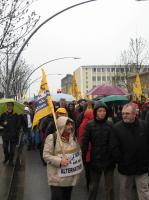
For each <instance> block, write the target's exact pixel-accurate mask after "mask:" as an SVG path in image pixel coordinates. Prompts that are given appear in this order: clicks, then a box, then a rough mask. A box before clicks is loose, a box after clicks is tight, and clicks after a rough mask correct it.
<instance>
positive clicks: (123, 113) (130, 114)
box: [122, 112, 131, 115]
mask: <svg viewBox="0 0 149 200" xmlns="http://www.w3.org/2000/svg"><path fill="white" fill-rule="evenodd" d="M122 115H131V113H128V112H126V113H124V112H122Z"/></svg>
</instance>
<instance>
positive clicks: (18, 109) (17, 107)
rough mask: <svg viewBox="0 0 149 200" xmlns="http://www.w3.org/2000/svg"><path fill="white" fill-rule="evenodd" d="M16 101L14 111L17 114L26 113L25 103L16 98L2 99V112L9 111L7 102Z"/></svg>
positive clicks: (0, 110)
mask: <svg viewBox="0 0 149 200" xmlns="http://www.w3.org/2000/svg"><path fill="white" fill-rule="evenodd" d="M9 102H12V103H14V109H13V110H14V112H15V113H17V114H22V113H24V105H23V104H21V103H19V102H18V101H15V100H14V99H0V114H2V113H3V112H6V111H7V103H9Z"/></svg>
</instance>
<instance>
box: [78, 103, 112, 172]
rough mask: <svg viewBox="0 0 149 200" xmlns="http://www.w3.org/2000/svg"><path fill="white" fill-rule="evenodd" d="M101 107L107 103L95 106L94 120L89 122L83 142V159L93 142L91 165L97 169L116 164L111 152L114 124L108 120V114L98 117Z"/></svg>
mask: <svg viewBox="0 0 149 200" xmlns="http://www.w3.org/2000/svg"><path fill="white" fill-rule="evenodd" d="M99 107H104V108H106V110H107V107H106V105H105V104H103V103H101V102H99V103H98V104H96V105H95V107H94V120H91V121H90V122H88V123H87V125H86V127H85V130H84V134H83V143H82V156H83V160H85V158H86V153H87V150H88V146H89V142H90V143H91V158H90V163H91V167H92V168H95V169H101V170H106V169H113V168H114V167H115V164H114V162H113V159H112V156H111V153H110V144H109V142H110V137H111V131H112V124H110V123H109V122H107V116H106V118H105V119H104V120H97V119H96V111H97V109H98V108H99Z"/></svg>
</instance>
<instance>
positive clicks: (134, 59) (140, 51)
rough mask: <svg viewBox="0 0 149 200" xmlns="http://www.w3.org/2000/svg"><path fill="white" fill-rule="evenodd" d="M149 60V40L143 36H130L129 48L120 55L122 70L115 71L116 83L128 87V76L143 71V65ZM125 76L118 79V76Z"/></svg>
mask: <svg viewBox="0 0 149 200" xmlns="http://www.w3.org/2000/svg"><path fill="white" fill-rule="evenodd" d="M148 60H149V52H148V42H147V41H146V40H145V39H143V38H142V37H141V36H140V37H139V38H135V39H133V38H130V41H129V49H128V50H124V51H122V52H121V55H120V65H119V67H120V68H124V70H120V72H119V73H117V72H116V73H115V79H116V80H117V81H116V84H119V85H121V86H123V87H125V88H127V89H128V86H129V85H128V76H129V75H132V74H136V72H142V71H143V70H144V69H143V67H144V66H145V65H147V63H148ZM120 76H121V77H123V78H122V80H121V79H119V78H118V79H117V77H120Z"/></svg>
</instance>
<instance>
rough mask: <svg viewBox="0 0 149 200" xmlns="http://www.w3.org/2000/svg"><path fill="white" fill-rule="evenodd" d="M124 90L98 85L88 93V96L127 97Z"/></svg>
mask: <svg viewBox="0 0 149 200" xmlns="http://www.w3.org/2000/svg"><path fill="white" fill-rule="evenodd" d="M126 94H127V92H125V91H124V90H123V89H122V88H120V87H118V86H113V85H98V86H96V87H95V88H93V89H91V90H90V91H89V92H88V95H98V96H109V95H126Z"/></svg>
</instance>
